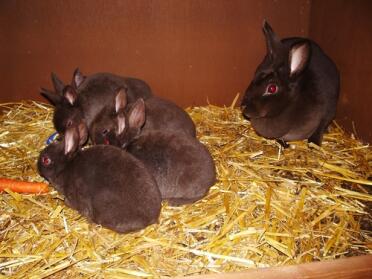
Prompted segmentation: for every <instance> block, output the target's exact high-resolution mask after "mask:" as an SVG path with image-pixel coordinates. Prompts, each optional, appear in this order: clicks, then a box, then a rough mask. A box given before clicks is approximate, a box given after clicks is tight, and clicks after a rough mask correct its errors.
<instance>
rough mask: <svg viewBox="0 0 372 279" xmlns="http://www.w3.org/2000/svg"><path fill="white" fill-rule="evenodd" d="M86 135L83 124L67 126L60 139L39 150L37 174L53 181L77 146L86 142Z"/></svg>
mask: <svg viewBox="0 0 372 279" xmlns="http://www.w3.org/2000/svg"><path fill="white" fill-rule="evenodd" d="M87 137H88V133H87V130H86V127H85V125H83V124H80V125H78V126H74V127H69V128H68V129H67V130H66V133H65V135H64V137H62V139H61V140H59V141H55V142H53V143H51V144H49V145H48V146H47V147H46V148H45V149H44V150H42V151H41V153H40V155H39V158H38V161H37V168H38V171H39V174H40V175H41V176H42V177H44V178H45V179H46V180H48V181H49V182H51V183H54V182H55V181H56V179H57V176H58V174H59V173H60V172H61V171H62V170H63V169H64V168H65V167H66V165H67V163H68V162H69V161H70V159H71V158H72V157H73V156H74V154H75V153H76V151H77V150H78V147H79V146H82V144H83V143H85V142H86V140H87ZM55 185H56V186H58V185H57V184H55ZM57 190H62V189H57Z"/></svg>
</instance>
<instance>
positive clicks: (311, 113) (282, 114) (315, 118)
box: [241, 22, 340, 146]
mask: <svg viewBox="0 0 372 279" xmlns="http://www.w3.org/2000/svg"><path fill="white" fill-rule="evenodd" d="M263 32H264V35H265V38H266V45H267V54H266V56H265V58H264V59H263V61H262V63H261V64H260V65H259V66H258V67H257V70H256V73H255V76H254V78H253V80H252V82H251V83H250V85H249V87H248V88H247V90H246V92H245V96H244V98H243V100H242V104H241V107H242V111H243V115H244V116H245V117H246V118H248V119H249V120H250V121H251V123H252V126H253V128H254V129H255V131H256V132H257V133H258V134H259V135H262V136H264V137H266V138H272V139H277V140H278V141H279V142H281V143H282V144H283V145H284V146H286V143H285V142H286V141H293V140H303V139H307V140H308V141H309V142H313V143H315V144H317V145H320V144H321V142H322V139H323V133H324V132H325V130H326V129H327V127H328V125H329V124H330V122H331V121H332V119H333V118H334V116H335V113H336V107H337V101H338V97H339V87H340V77H339V73H338V70H337V67H336V65H335V64H334V62H333V61H332V60H331V59H330V58H329V57H328V56H327V55H326V54H325V53H324V52H323V50H322V49H321V48H320V47H319V46H318V45H317V44H316V43H315V42H314V41H312V40H309V39H305V38H286V39H282V40H280V39H279V38H278V37H277V36H276V34H275V33H274V31H273V30H272V28H271V27H270V25H269V24H268V23H267V22H265V23H264V26H263Z"/></svg>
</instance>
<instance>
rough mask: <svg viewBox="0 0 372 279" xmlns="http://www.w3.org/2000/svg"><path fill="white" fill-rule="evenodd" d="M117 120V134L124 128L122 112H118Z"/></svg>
mask: <svg viewBox="0 0 372 279" xmlns="http://www.w3.org/2000/svg"><path fill="white" fill-rule="evenodd" d="M117 122H118V130H117V134H118V135H120V134H121V133H123V132H124V129H125V115H124V113H123V112H119V113H118V115H117Z"/></svg>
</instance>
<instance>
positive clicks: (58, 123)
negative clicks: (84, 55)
mask: <svg viewBox="0 0 372 279" xmlns="http://www.w3.org/2000/svg"><path fill="white" fill-rule="evenodd" d="M52 82H53V85H54V89H55V92H53V91H50V90H47V89H44V88H42V91H41V95H42V96H44V97H45V98H46V99H47V100H49V102H50V103H51V104H52V105H54V106H55V111H54V116H53V124H54V127H55V129H56V130H57V132H58V133H60V134H63V133H64V131H65V130H66V128H67V127H69V126H76V125H78V124H79V123H80V122H83V123H85V125H87V127H88V128H89V127H90V125H91V122H92V121H93V119H94V118H95V117H96V115H97V114H98V113H99V112H100V111H101V110H102V109H103V108H104V107H106V106H108V105H111V104H112V102H113V99H114V98H115V94H116V89H117V88H127V94H128V101H129V102H134V101H135V100H136V99H138V98H143V99H147V98H149V97H150V96H151V95H152V93H151V89H150V87H149V86H148V84H147V83H146V82H144V81H142V80H139V79H136V78H128V77H121V76H117V75H114V74H111V73H97V74H93V75H91V76H88V77H85V76H84V75H83V74H82V73H81V72H80V71H79V69H76V70H75V72H74V74H73V79H72V83H71V85H66V86H65V85H64V83H63V82H62V81H61V80H60V79H59V78H58V77H57V76H56V75H55V74H54V73H52Z"/></svg>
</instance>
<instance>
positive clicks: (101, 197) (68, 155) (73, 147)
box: [37, 127, 161, 233]
mask: <svg viewBox="0 0 372 279" xmlns="http://www.w3.org/2000/svg"><path fill="white" fill-rule="evenodd" d="M82 136H83V137H84V135H81V132H79V130H78V129H76V128H75V127H70V128H68V129H67V130H66V133H65V137H64V138H63V140H62V141H60V142H54V143H52V144H50V145H49V146H47V147H46V148H45V149H44V150H43V151H42V152H41V153H40V156H39V159H38V163H37V166H38V170H39V173H40V175H41V176H43V177H44V178H45V179H47V180H48V181H49V182H50V183H51V184H53V185H54V187H55V188H56V189H57V191H58V192H60V193H61V194H63V195H64V196H65V202H66V204H67V205H68V206H70V207H71V208H73V209H75V210H77V211H78V212H79V213H80V214H82V215H84V216H85V217H87V218H88V219H89V220H91V221H92V222H94V223H97V224H101V225H102V226H104V227H107V228H109V229H111V230H114V231H117V232H119V233H124V232H130V231H135V230H140V229H142V228H145V227H146V226H148V225H150V224H153V223H156V222H157V220H158V217H159V213H160V208H161V197H160V193H159V189H158V187H157V185H156V181H155V179H154V177H153V176H152V175H151V174H150V173H149V172H148V170H147V169H146V167H145V166H144V165H143V163H141V162H140V161H139V160H138V159H136V158H134V156H132V155H130V154H128V153H127V152H125V151H124V150H121V149H120V148H118V147H115V146H110V145H96V146H93V147H90V148H86V149H84V150H78V151H77V148H78V142H79V139H80V138H81V137H82Z"/></svg>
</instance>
